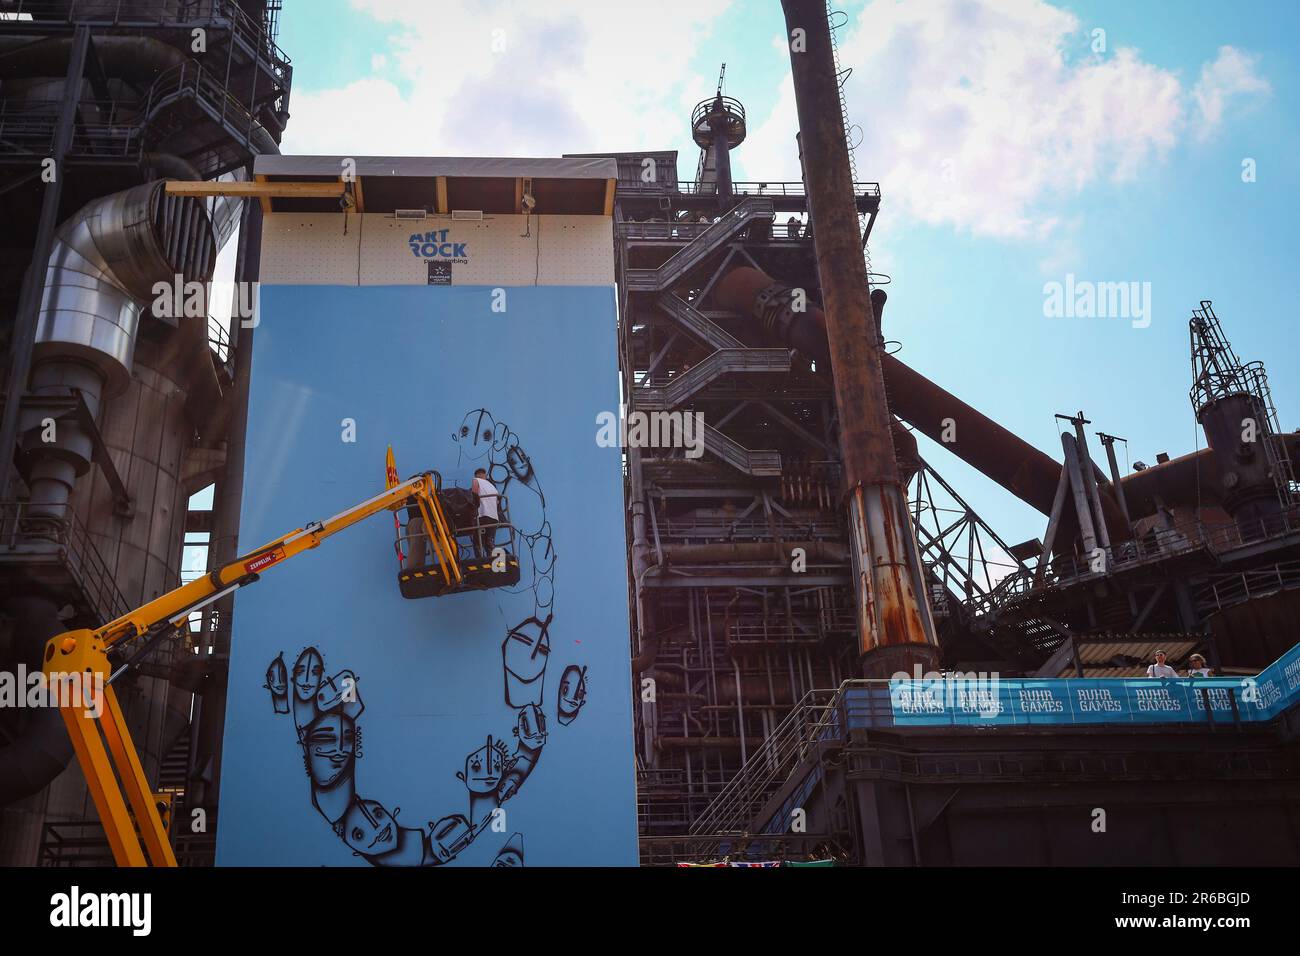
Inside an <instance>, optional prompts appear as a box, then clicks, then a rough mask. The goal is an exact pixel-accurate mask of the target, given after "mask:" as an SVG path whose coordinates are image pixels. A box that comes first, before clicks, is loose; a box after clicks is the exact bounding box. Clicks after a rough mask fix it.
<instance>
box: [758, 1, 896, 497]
mask: <svg viewBox="0 0 1300 956" xmlns="http://www.w3.org/2000/svg"><path fill="white" fill-rule="evenodd" d="M782 6H783V7H784V9H785V20H786V26H787V28H788V30H789V31H793V30H795V29H802V30H804V31H805V36H806V38H807V51H806V52H798V51H796V50H792V51H791V54H790V64H791V70H792V72H793V74H794V89H795V103H796V106H797V108H798V113H799V135H800V141H801V143H802V147H803V161H804V170H805V179H806V182H807V189H808V199H809V204H810V206H811V209H812V220H813V230H814V235H815V236H816V239H815V245H816V251H817V271H818V275H819V277H820V280H821V294H822V304H823V306H824V308H825V312H826V337H827V342H828V343H829V346H830V355H831V363H832V366H833V368H834V375H833V378H834V382H835V401H836V406H837V407H838V409H839V416H840V446H841V450H842V455H843V460H844V478H845V484H846V487H848V488H853V487H855V486H856V485H858V484H859V483H862V482H890V481H897V480H898V467H897V465H896V464H895V461H894V446H893V441H892V439H891V437H890V428H889V425H890V417H889V405H888V402H887V401H886V398H885V382H884V377H883V375H882V374H881V370H880V356H881V350H880V347H879V336H878V335H877V334H876V329H875V322H874V319H873V317H872V311H871V298H870V294H869V290H868V287H867V266H866V262H865V260H864V259H863V257H862V249H861V246H860V237H859V234H858V212H857V208H856V206H855V204H854V194H853V177H852V174H851V172H850V170H849V153H848V142H847V140H846V139H845V132H844V124H843V120H842V118H841V116H840V111H839V110H838V109H836V108H835V107H836V106H837V105H838V104H839V96H840V91H839V80H838V77H837V76H836V73H835V61H834V57H833V55H832V51H831V46H830V29H829V26H828V24H827V19H826V7H825V4H824V3H823V2H821V0H784V2H783V3H782Z"/></svg>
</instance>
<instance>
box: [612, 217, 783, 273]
mask: <svg viewBox="0 0 1300 956" xmlns="http://www.w3.org/2000/svg"><path fill="white" fill-rule="evenodd" d="M775 215H776V209H775V207H774V206H773V205H772V200H771V199H770V198H766V197H757V196H750V197H747V198H745V199H742V200H741V201H740V202H739V203H737V204H736V205H735V206H734V207H733V208H732V209H731V210H730V211H728V212H727V214H726V215H724V216H722V217H720V218H719V219H718V220H717V221H716V222H712V223H709V224H708V225H707V226H706V227H705V228H704V229H703V230H702V231H701V232H700V233H699V235H697V236H696V237H695V238H694V239H693V240H692V241H691V242H690V243H689V244H687V245H686V246H684V247H682V248H681V249H679V250H678V251H677V252H675V253H673V255H671V256H669V257H668V259H667V260H666V261H665V262H664V263H663V264H662V265H660V266H659V267H658V268H655V269H628V270H627V271H626V272H625V273H624V281H625V282H626V283H627V285H628V288H629V289H631V290H633V291H639V292H653V291H656V290H658V289H666V288H669V287H670V286H672V285H674V284H676V283H677V282H678V281H679V280H680V279H682V278H683V277H684V276H685V275H686V274H687V273H689V272H690V271H691V270H692V269H694V268H696V267H697V266H698V265H700V263H702V262H703V261H704V260H705V259H707V258H708V257H709V256H710V255H712V254H713V252H714V251H715V250H717V248H718V247H719V246H721V245H722V244H723V243H724V242H727V241H728V240H730V239H731V238H732V237H733V236H735V235H736V233H738V232H740V231H741V230H743V229H747V228H749V227H750V226H752V225H754V224H755V223H758V222H764V221H766V222H768V223H770V222H771V221H772V218H773V216H775Z"/></svg>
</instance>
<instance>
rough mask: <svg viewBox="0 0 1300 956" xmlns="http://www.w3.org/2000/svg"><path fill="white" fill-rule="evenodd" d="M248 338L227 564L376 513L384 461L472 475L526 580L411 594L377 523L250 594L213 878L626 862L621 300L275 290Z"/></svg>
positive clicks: (602, 295)
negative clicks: (239, 510) (236, 544)
mask: <svg viewBox="0 0 1300 956" xmlns="http://www.w3.org/2000/svg"><path fill="white" fill-rule="evenodd" d="M503 296H504V299H503ZM260 316H261V319H260V324H259V326H258V328H257V330H256V333H255V335H256V340H255V347H254V357H253V374H252V395H251V410H250V424H249V435H248V443H247V465H246V473H245V488H244V501H243V514H242V525H241V535H240V538H241V548H242V550H244V551H248V550H250V548H251V547H252V546H255V545H259V544H261V543H263V542H266V541H271V540H273V539H275V538H277V537H278V536H280V535H282V534H284V533H285V532H287V531H290V530H292V529H293V528H296V527H299V526H302V525H304V524H306V523H307V522H309V521H311V520H315V519H323V518H327V517H329V516H331V515H334V514H337V513H338V512H341V511H343V510H345V509H346V508H348V507H351V506H352V505H354V504H356V503H358V502H360V501H362V500H364V499H366V498H369V497H370V496H372V495H374V494H376V493H377V492H379V491H381V490H382V489H383V487H384V460H385V451H386V449H387V447H388V446H389V445H390V444H391V445H392V447H393V450H394V454H395V458H396V466H397V471H398V473H399V474H400V476H401V477H402V478H406V477H409V476H411V475H413V474H415V473H417V472H422V471H425V470H430V469H434V470H437V471H438V472H439V473H440V475H441V477H442V480H443V484H444V487H447V488H452V487H455V488H463V489H467V488H469V487H470V485H471V482H472V481H473V479H474V473H475V471H476V470H477V469H478V468H484V469H485V470H486V472H487V474H488V475H489V476H490V480H491V482H492V483H493V484H494V486H495V487H496V488H497V490H498V491H499V492H500V493H501V494H503V495H504V496H505V499H506V500H507V501H508V505H509V517H510V521H511V523H512V524H513V525H514V527H515V528H516V529H518V532H519V536H518V538H517V541H516V544H515V547H514V550H515V551H516V552H517V556H518V558H519V564H520V580H519V583H518V584H517V585H513V586H511V587H507V588H493V589H491V590H483V591H475V592H471V593H462V594H450V595H445V596H442V597H436V598H426V599H422V600H407V599H403V598H402V597H401V596H400V594H399V591H398V581H397V576H398V571H399V556H398V547H397V544H396V542H395V531H394V520H393V518H391V517H390V516H389V515H388V514H386V513H384V514H380V515H378V516H376V517H373V518H371V519H369V520H368V521H366V522H363V523H361V524H359V525H357V526H355V527H353V528H351V529H349V530H347V531H345V532H342V533H341V534H340V535H338V536H337V537H333V538H330V539H328V540H327V541H326V543H325V544H323V545H322V546H321V547H320V548H319V549H318V550H316V551H313V552H310V553H308V554H306V555H304V556H301V557H299V558H297V559H295V560H293V561H289V562H286V563H285V564H283V565H280V566H277V567H275V568H273V569H270V570H268V571H267V572H266V575H265V579H264V580H263V581H261V582H260V583H258V584H256V585H255V586H253V587H250V588H247V589H245V590H243V591H241V592H240V595H239V598H238V603H237V613H236V615H235V622H234V628H235V629H234V636H233V644H232V653H231V662H230V689H229V697H228V714H227V720H226V732H225V747H224V756H223V767H222V782H221V808H222V809H221V820H220V825H219V828H218V854H217V862H218V864H219V865H310V866H317V865H326V866H337V865H360V866H367V865H375V866H420V865H424V866H435V865H456V866H460V865H492V864H494V863H496V864H500V865H518V864H520V863H525V864H527V865H535V864H540V865H635V863H636V859H637V846H636V810H635V789H634V786H635V784H634V770H633V757H632V754H633V747H632V716H631V711H630V698H629V693H628V688H629V681H630V674H629V660H628V631H627V628H628V605H627V584H626V570H625V569H626V544H625V540H624V514H623V499H622V490H621V489H622V485H621V466H620V458H619V451H618V449H616V448H608V447H600V446H599V445H598V444H597V442H596V431H597V424H596V421H597V415H598V414H599V413H601V412H608V411H614V412H616V411H617V408H618V380H617V355H616V332H615V306H614V293H613V290H612V289H611V288H610V287H607V286H606V287H599V286H597V287H557V286H542V287H533V288H509V289H505V290H494V289H490V288H480V287H466V286H428V287H421V286H379V287H374V286H370V287H339V286H269V287H264V288H263V289H262V301H261V311H260ZM399 518H400V519H402V520H404V516H399ZM408 550H409V547H408ZM472 558H473V555H472V553H471V554H468V555H467V559H472Z"/></svg>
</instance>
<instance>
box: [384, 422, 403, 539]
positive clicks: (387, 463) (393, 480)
mask: <svg viewBox="0 0 1300 956" xmlns="http://www.w3.org/2000/svg"><path fill="white" fill-rule="evenodd" d="M399 484H401V481H400V479H398V477H397V462H396V461H394V460H393V446H392V445H389V446H388V454H387V456H385V458H384V487H385V488H396V487H397V486H398V485H399ZM393 527H394V528H396V529H397V540H396V542H395V543H394V544H393V547H394V548H395V549H396V550H397V560H398V561H399V562H402V561H405V560H406V555H404V554H402V519H400V518H399V517H397V510H396V509H395V508H394V509H393Z"/></svg>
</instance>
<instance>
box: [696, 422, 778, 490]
mask: <svg viewBox="0 0 1300 956" xmlns="http://www.w3.org/2000/svg"><path fill="white" fill-rule="evenodd" d="M703 428H704V450H705V451H707V452H708V453H709V454H710V455H713V456H714V457H715V458H720V459H721V460H722V461H725V462H726V463H727V464H728V465H730V466H731V467H732V468H735V469H736V470H737V471H743V472H744V473H745V474H747V475H753V476H754V477H756V478H762V477H769V476H777V475H780V474H781V453H780V452H779V451H772V450H770V449H752V448H746V447H745V446H744V445H742V444H740V443H739V442H738V441H736V440H735V439H733V438H728V437H727V436H726V435H724V434H722V432H720V431H718V430H717V429H716V428H714V427H713V426H712V425H707V424H706V425H704V426H703Z"/></svg>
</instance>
